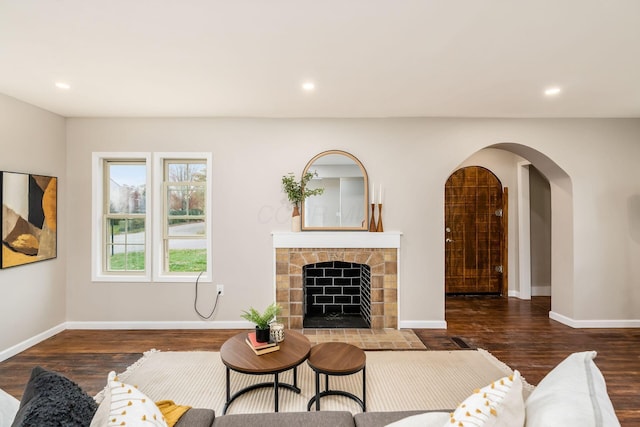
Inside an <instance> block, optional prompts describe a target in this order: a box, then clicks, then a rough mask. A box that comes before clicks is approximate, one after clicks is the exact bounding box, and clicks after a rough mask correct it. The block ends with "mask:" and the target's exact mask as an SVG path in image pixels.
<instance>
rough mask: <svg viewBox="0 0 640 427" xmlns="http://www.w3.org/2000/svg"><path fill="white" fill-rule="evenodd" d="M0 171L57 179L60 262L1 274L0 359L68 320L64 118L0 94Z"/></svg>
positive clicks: (30, 266)
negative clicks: (33, 174) (22, 344)
mask: <svg viewBox="0 0 640 427" xmlns="http://www.w3.org/2000/svg"><path fill="white" fill-rule="evenodd" d="M0 170H2V171H10V172H26V173H39V174H43V175H50V176H57V177H58V257H57V258H56V259H53V260H47V261H42V262H38V263H35V264H30V265H25V266H20V267H13V268H8V269H6V270H0V292H1V293H2V298H0V360H1V359H2V358H3V356H4V355H5V351H6V350H8V349H11V348H12V347H13V348H14V350H18V349H17V348H15V346H17V347H20V344H21V343H23V342H25V341H28V340H30V339H31V338H33V337H35V336H37V335H40V334H45V335H46V334H47V331H51V329H55V328H56V327H58V326H60V325H62V324H64V322H65V320H66V317H65V316H66V314H65V313H66V303H65V295H66V290H65V288H66V276H65V275H66V262H67V257H66V256H65V252H66V246H67V245H66V243H67V239H66V238H65V234H66V231H67V228H66V224H65V218H66V216H67V210H66V202H65V195H66V190H65V187H66V149H65V121H64V118H62V117H60V116H58V115H55V114H52V113H50V112H47V111H44V110H42V109H39V108H37V107H34V106H32V105H29V104H25V103H24V102H20V101H18V100H16V99H14V98H10V97H8V96H5V95H2V94H0ZM50 333H53V332H52V331H51V332H50ZM20 349H23V348H20ZM10 353H11V351H9V352H8V354H9V355H10Z"/></svg>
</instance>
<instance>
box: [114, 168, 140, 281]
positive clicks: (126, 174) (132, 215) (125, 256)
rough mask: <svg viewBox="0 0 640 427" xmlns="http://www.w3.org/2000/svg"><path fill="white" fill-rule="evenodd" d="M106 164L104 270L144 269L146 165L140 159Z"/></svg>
mask: <svg viewBox="0 0 640 427" xmlns="http://www.w3.org/2000/svg"><path fill="white" fill-rule="evenodd" d="M107 166H108V167H107V173H108V180H107V182H108V184H107V189H108V191H107V192H106V194H107V197H108V202H109V203H108V205H107V206H106V207H107V212H106V213H105V226H106V227H105V232H106V239H104V241H105V242H106V251H105V255H106V270H107V271H144V270H145V250H146V248H145V233H146V224H145V222H146V221H145V216H146V210H147V207H146V192H147V169H146V168H147V166H146V165H145V163H144V162H140V161H137V162H125V161H120V162H108V163H107Z"/></svg>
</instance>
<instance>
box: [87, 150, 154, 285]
mask: <svg viewBox="0 0 640 427" xmlns="http://www.w3.org/2000/svg"><path fill="white" fill-rule="evenodd" d="M105 160H140V161H142V160H144V162H145V165H146V175H147V176H146V180H147V184H148V185H149V186H150V185H151V154H150V153H147V152H113V153H108V152H94V153H92V154H91V164H92V166H91V188H92V190H91V248H92V249H91V280H92V281H93V282H149V281H151V268H150V266H151V233H150V232H147V233H146V234H145V265H146V266H147V267H146V268H145V271H144V272H143V273H140V274H126V273H113V274H109V273H107V272H105V271H104V269H103V265H102V263H103V257H104V238H103V232H104V231H103V228H102V225H103V215H104V213H103V204H104V176H105V170H104V162H105ZM145 198H146V200H145V203H146V206H147V212H146V214H145V221H146V224H147V227H148V228H146V229H147V230H149V231H151V208H150V207H151V206H152V205H151V202H152V199H151V191H147V192H146V197H145Z"/></svg>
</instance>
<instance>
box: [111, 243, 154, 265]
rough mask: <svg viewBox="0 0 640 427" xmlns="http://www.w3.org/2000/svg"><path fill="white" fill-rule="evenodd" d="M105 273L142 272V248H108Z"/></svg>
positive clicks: (137, 246) (116, 246)
mask: <svg viewBox="0 0 640 427" xmlns="http://www.w3.org/2000/svg"><path fill="white" fill-rule="evenodd" d="M107 249H108V253H107V271H144V258H145V253H144V246H141V245H133V246H125V245H112V246H108V247H107Z"/></svg>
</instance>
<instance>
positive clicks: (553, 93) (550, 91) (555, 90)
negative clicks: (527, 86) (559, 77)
mask: <svg viewBox="0 0 640 427" xmlns="http://www.w3.org/2000/svg"><path fill="white" fill-rule="evenodd" d="M560 92H562V89H560V88H559V87H557V86H554V87H550V88H547V89H545V91H544V94H545V95H546V96H556V95H558V94H559V93H560Z"/></svg>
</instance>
